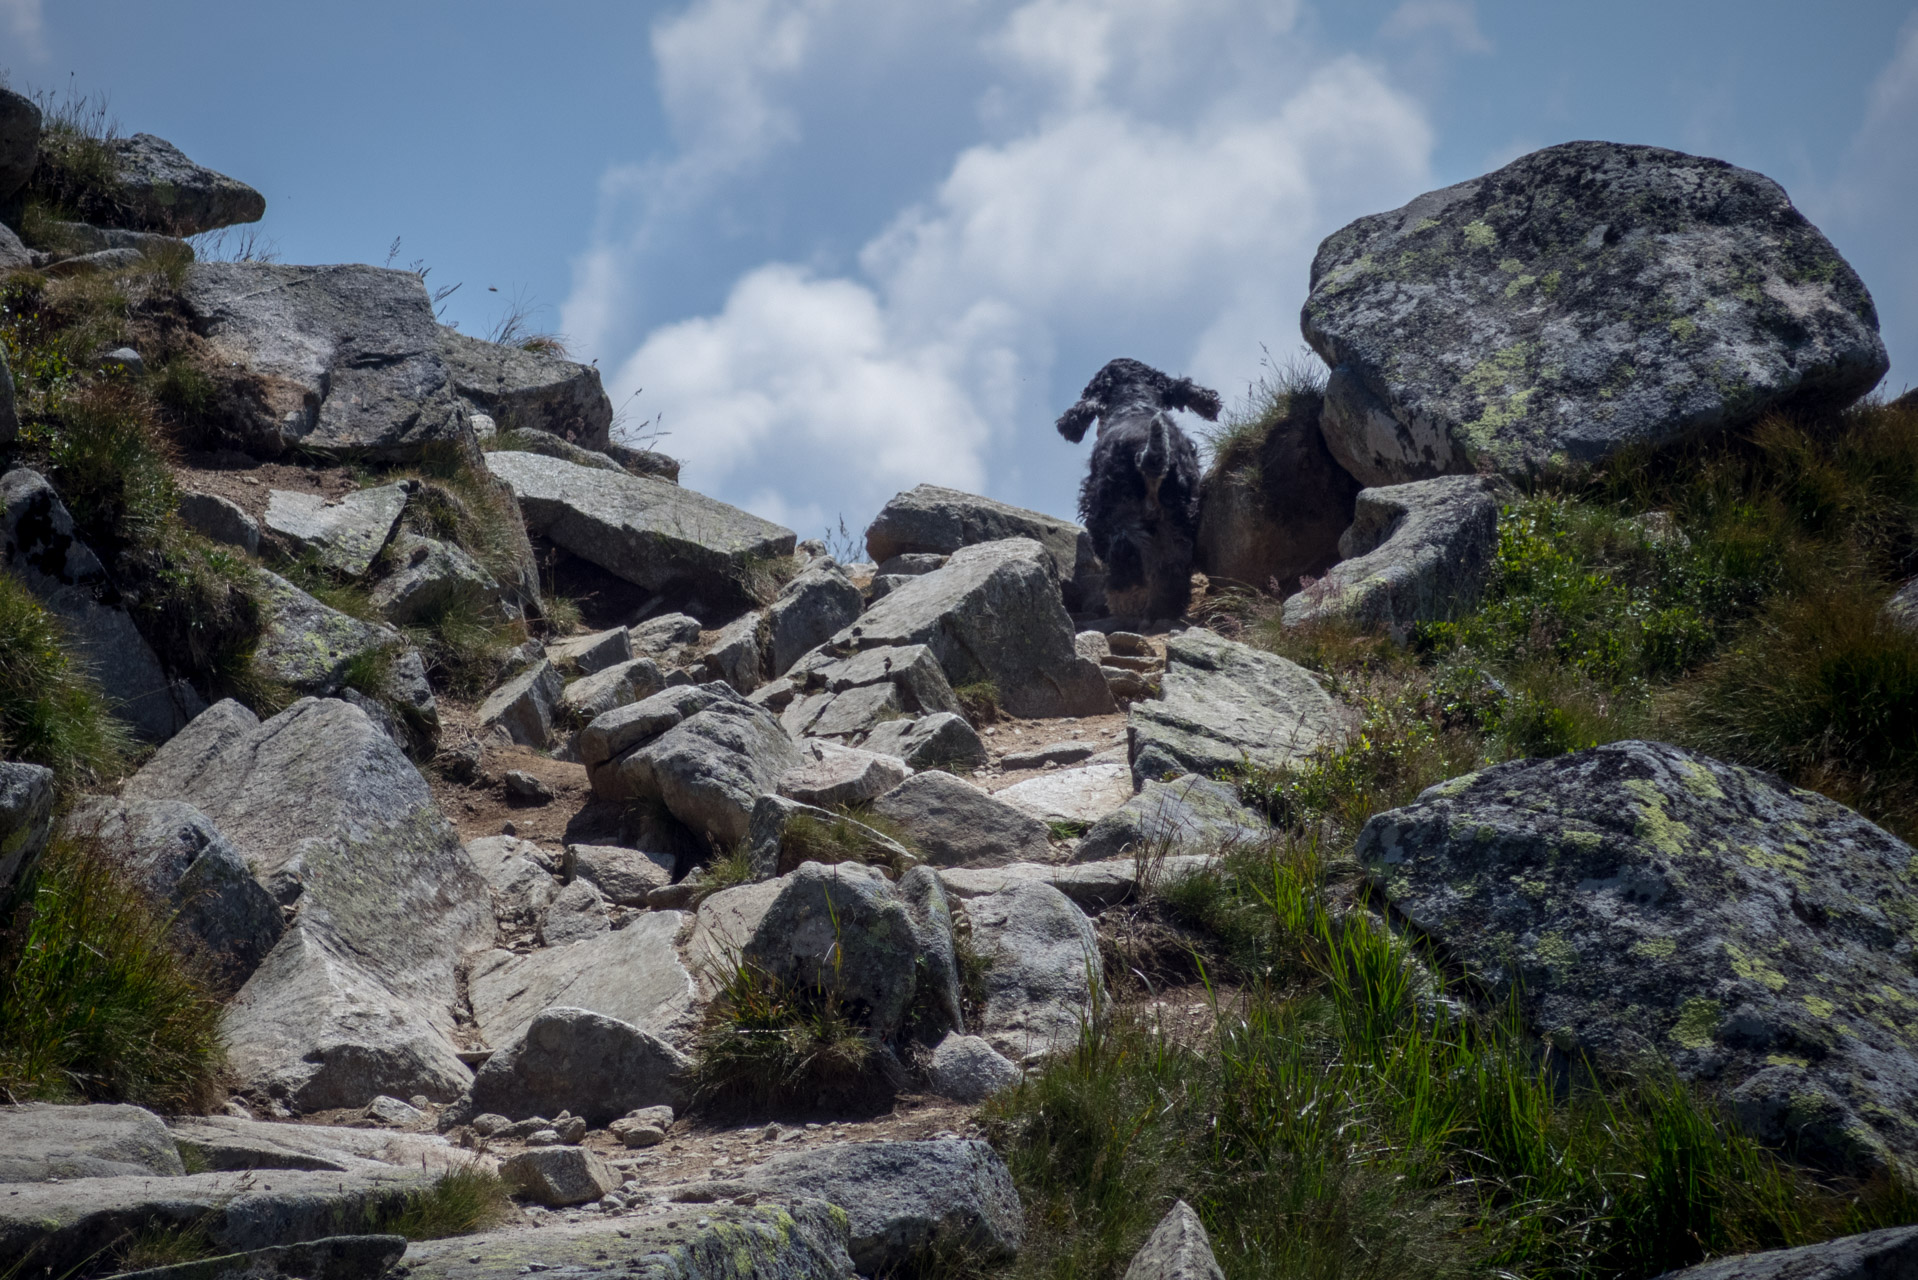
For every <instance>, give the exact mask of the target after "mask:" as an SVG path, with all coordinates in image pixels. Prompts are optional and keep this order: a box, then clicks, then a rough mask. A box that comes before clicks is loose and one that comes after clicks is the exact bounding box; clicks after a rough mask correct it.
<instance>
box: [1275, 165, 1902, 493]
mask: <svg viewBox="0 0 1918 1280" xmlns="http://www.w3.org/2000/svg"><path fill="white" fill-rule="evenodd" d="M1301 326H1302V328H1303V329H1304V332H1305V338H1306V341H1307V342H1309V343H1311V344H1312V347H1313V349H1314V350H1316V351H1317V352H1318V353H1319V355H1320V356H1322V357H1323V358H1324V359H1325V362H1326V363H1327V364H1328V365H1331V366H1332V376H1331V380H1330V382H1329V383H1328V385H1327V387H1326V393H1325V409H1324V415H1323V420H1322V421H1323V430H1324V434H1325V441H1326V444H1327V445H1328V446H1329V447H1330V448H1331V450H1332V453H1333V455H1334V456H1335V457H1336V458H1337V459H1338V460H1339V462H1340V463H1341V465H1343V466H1344V467H1345V469H1346V470H1347V471H1350V472H1351V473H1352V474H1353V475H1355V476H1357V477H1358V478H1359V479H1360V480H1361V481H1363V482H1364V483H1366V484H1368V485H1390V484H1399V483H1402V482H1404V481H1407V480H1422V479H1425V478H1427V477H1429V476H1433V475H1438V474H1441V473H1444V472H1469V471H1473V470H1498V471H1502V472H1505V473H1506V474H1509V475H1513V476H1515V477H1523V476H1527V475H1531V474H1534V473H1536V472H1539V471H1549V470H1555V469H1558V468H1561V467H1563V466H1565V465H1567V464H1571V465H1576V464H1579V463H1586V462H1595V461H1598V460H1600V459H1603V458H1606V457H1609V456H1611V455H1612V454H1613V453H1614V452H1616V451H1617V450H1619V449H1621V448H1624V447H1626V446H1629V445H1652V446H1656V445H1662V444H1666V443H1669V442H1672V441H1676V440H1679V439H1683V438H1685V437H1688V436H1696V435H1699V434H1702V433H1705V432H1712V431H1720V430H1725V429H1727V428H1731V427H1735V426H1738V425H1740V424H1742V423H1746V422H1750V421H1752V420H1754V419H1756V418H1757V417H1758V416H1759V415H1761V414H1763V413H1764V412H1765V411H1767V410H1768V409H1772V408H1777V407H1783V406H1787V405H1791V404H1794V403H1804V402H1806V401H1808V400H1813V399H1818V400H1824V401H1827V402H1838V403H1843V402H1847V401H1849V400H1852V399H1855V398H1856V397H1858V396H1860V395H1862V394H1864V393H1865V392H1866V391H1868V390H1870V388H1871V387H1872V385H1873V384H1874V383H1876V382H1877V381H1878V379H1879V378H1880V377H1882V376H1883V375H1884V372H1885V369H1886V366H1887V361H1886V356H1885V347H1884V344H1883V343H1882V342H1881V341H1880V340H1879V337H1878V315H1877V312H1876V310H1875V309H1874V307H1873V306H1872V302H1871V296H1870V295H1869V294H1868V293H1867V292H1866V290H1865V286H1864V284H1863V282H1862V281H1860V280H1859V278H1858V275H1857V273H1856V272H1854V271H1853V270H1852V269H1851V266H1850V265H1849V264H1848V263H1846V261H1845V260H1844V259H1843V258H1842V257H1840V256H1839V254H1838V251H1837V250H1836V249H1834V248H1832V246H1831V244H1830V242H1829V241H1827V240H1826V239H1825V237H1824V236H1823V235H1821V234H1819V232H1818V229H1817V228H1816V227H1814V226H1812V225H1811V223H1809V222H1808V221H1806V220H1805V218H1804V215H1802V214H1801V213H1799V212H1798V210H1797V209H1795V208H1793V207H1792V204H1791V201H1790V200H1789V199H1788V198H1787V197H1786V195H1785V192H1784V190H1783V189H1782V188H1781V187H1779V185H1778V184H1777V183H1775V182H1773V181H1772V180H1771V179H1769V178H1766V177H1764V176H1763V175H1762V174H1757V173H1753V172H1751V171H1750V170H1748V169H1738V168H1734V167H1733V166H1731V165H1728V164H1725V163H1724V162H1723V161H1719V160H1709V159H1704V158H1701V157H1698V156H1689V155H1684V154H1682V153H1680V152H1676V151H1666V150H1663V149H1661V148H1658V147H1642V146H1623V145H1619V144H1616V143H1609V142H1569V143H1565V144H1563V145H1561V146H1556V147H1547V148H1546V149H1544V150H1542V151H1535V152H1533V153H1531V154H1530V155H1526V156H1521V157H1520V158H1519V159H1517V160H1514V161H1513V162H1512V163H1511V164H1508V165H1506V166H1505V167H1504V168H1502V169H1500V170H1498V171H1497V172H1495V173H1491V174H1487V175H1485V176H1484V177H1481V178H1474V179H1472V180H1471V181H1469V182H1462V183H1459V184H1458V185H1457V186H1453V187H1446V188H1444V189H1443V190H1439V191H1432V192H1428V193H1426V194H1425V195H1422V196H1420V197H1418V198H1417V199H1415V200H1413V201H1412V202H1411V203H1410V204H1408V205H1406V206H1405V207H1404V208H1402V209H1396V210H1394V211H1392V212H1390V213H1381V214H1374V215H1372V216H1370V217H1365V218H1360V219H1359V220H1358V221H1356V222H1353V223H1351V224H1349V225H1348V226H1346V227H1344V228H1342V229H1341V230H1339V231H1337V232H1334V233H1333V234H1332V235H1331V236H1328V237H1327V238H1326V240H1325V242H1324V243H1323V244H1321V245H1320V246H1319V252H1318V256H1317V257H1316V258H1314V259H1313V262H1312V294H1311V297H1309V298H1308V299H1307V300H1306V304H1305V309H1304V314H1303V316H1302V318H1301Z"/></svg>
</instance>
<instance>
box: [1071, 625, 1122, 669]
mask: <svg viewBox="0 0 1918 1280" xmlns="http://www.w3.org/2000/svg"><path fill="white" fill-rule="evenodd" d="M1072 648H1073V651H1074V652H1076V653H1077V654H1078V655H1079V656H1080V657H1081V658H1084V659H1085V660H1086V661H1088V662H1097V663H1101V664H1103V663H1104V662H1105V660H1106V659H1107V658H1108V657H1110V656H1111V655H1112V641H1110V640H1108V639H1107V638H1106V635H1105V633H1104V632H1103V631H1081V632H1079V633H1078V634H1077V635H1075V636H1073V637H1072Z"/></svg>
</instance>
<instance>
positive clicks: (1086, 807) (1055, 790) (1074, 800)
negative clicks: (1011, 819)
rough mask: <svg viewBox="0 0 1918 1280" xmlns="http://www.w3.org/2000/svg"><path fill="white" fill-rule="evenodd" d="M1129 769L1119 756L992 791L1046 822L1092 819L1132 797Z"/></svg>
mask: <svg viewBox="0 0 1918 1280" xmlns="http://www.w3.org/2000/svg"><path fill="white" fill-rule="evenodd" d="M1132 793H1133V779H1132V770H1131V769H1129V768H1127V767H1126V765H1125V764H1124V763H1123V762H1121V761H1118V760H1095V761H1093V762H1092V763H1091V764H1086V765H1081V766H1080V767H1078V768H1077V769H1060V770H1058V771H1057V772H1054V773H1042V774H1040V775H1039V776H1037V777H1034V778H1027V779H1026V780H1025V781H1024V782H1015V783H1013V784H1012V785H1011V786H1009V787H1001V788H999V790H997V791H995V792H993V798H994V799H995V800H998V801H999V802H1000V803H1002V804H1009V805H1011V806H1013V807H1014V808H1017V809H1023V810H1025V812H1027V813H1029V814H1031V815H1032V816H1033V817H1035V818H1037V819H1039V820H1040V821H1041V822H1045V823H1055V822H1070V823H1085V824H1089V823H1095V822H1098V821H1099V820H1100V819H1101V818H1104V817H1105V816H1106V815H1107V814H1109V813H1111V812H1113V811H1114V810H1116V809H1118V808H1120V807H1121V806H1123V805H1124V804H1125V803H1126V802H1127V801H1128V800H1130V799H1132Z"/></svg>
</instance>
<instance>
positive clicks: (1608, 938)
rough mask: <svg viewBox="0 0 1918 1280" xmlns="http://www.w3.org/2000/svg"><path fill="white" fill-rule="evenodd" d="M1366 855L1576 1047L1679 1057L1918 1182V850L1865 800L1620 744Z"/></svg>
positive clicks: (1427, 928)
mask: <svg viewBox="0 0 1918 1280" xmlns="http://www.w3.org/2000/svg"><path fill="white" fill-rule="evenodd" d="M1356 853H1357V855H1358V857H1359V858H1360V859H1361V861H1362V862H1363V864H1364V866H1365V867H1366V868H1367V872H1368V875H1369V876H1370V877H1371V878H1372V879H1373V880H1374V881H1375V882H1376V883H1377V885H1378V886H1379V887H1380V888H1381V889H1382V890H1383V892H1384V893H1385V895H1386V897H1387V898H1388V899H1389V900H1390V902H1391V904H1392V907H1393V909H1394V911H1395V912H1396V913H1398V914H1399V915H1400V916H1402V918H1403V919H1404V920H1405V922H1406V923H1407V924H1408V925H1409V926H1410V927H1412V928H1414V929H1416V930H1418V931H1419V932H1420V933H1422V934H1424V935H1426V936H1428V937H1430V938H1432V939H1434V940H1436V941H1437V942H1438V943H1440V944H1441V945H1442V946H1444V947H1445V948H1446V949H1447V951H1448V953H1449V954H1450V955H1452V956H1455V957H1457V959H1458V960H1459V962H1461V963H1462V964H1464V965H1465V966H1466V967H1467V968H1468V969H1469V970H1470V971H1471V972H1472V973H1473V974H1474V975H1475V976H1476V977H1477V978H1478V979H1479V980H1481V981H1483V982H1484V983H1485V984H1486V985H1487V987H1488V988H1489V990H1490V991H1491V992H1492V993H1493V995H1494V997H1495V998H1499V997H1500V996H1501V993H1503V992H1506V991H1508V990H1510V989H1511V988H1512V987H1513V986H1514V985H1515V984H1521V985H1522V990H1523V993H1524V994H1523V999H1524V1006H1523V1007H1524V1009H1525V1013H1526V1016H1527V1017H1528V1018H1529V1019H1530V1021H1531V1022H1532V1025H1534V1026H1535V1027H1537V1028H1538V1030H1539V1031H1540V1032H1541V1033H1542V1034H1544V1035H1546V1036H1547V1038H1548V1039H1549V1040H1550V1041H1551V1042H1552V1043H1553V1044H1554V1045H1555V1046H1557V1047H1558V1048H1560V1049H1562V1050H1565V1051H1567V1052H1572V1053H1587V1054H1589V1055H1591V1057H1592V1058H1593V1060H1594V1061H1595V1062H1597V1063H1598V1064H1600V1065H1601V1066H1630V1065H1631V1064H1633V1063H1635V1062H1639V1061H1642V1060H1644V1059H1645V1058H1648V1057H1652V1058H1663V1059H1666V1060H1669V1061H1670V1062H1671V1063H1672V1065H1673V1066H1674V1067H1675V1068H1676V1069H1677V1071H1678V1073H1679V1075H1680V1076H1681V1077H1683V1078H1685V1079H1688V1080H1698V1081H1704V1082H1709V1083H1710V1085H1711V1087H1712V1088H1713V1089H1714V1090H1715V1091H1717V1092H1719V1093H1720V1094H1722V1095H1723V1096H1724V1098H1725V1100H1726V1101H1727V1103H1729V1105H1730V1107H1731V1111H1732V1114H1733V1115H1734V1116H1735V1118H1736V1119H1737V1120H1738V1122H1739V1123H1740V1124H1741V1125H1743V1126H1744V1127H1745V1128H1746V1129H1747V1130H1748V1131H1749V1132H1751V1133H1752V1134H1753V1135H1754V1136H1756V1137H1758V1138H1759V1139H1760V1140H1762V1141H1766V1142H1770V1143H1776V1144H1780V1145H1784V1144H1785V1143H1787V1142H1788V1141H1789V1143H1790V1144H1791V1145H1792V1146H1794V1147H1795V1148H1796V1149H1797V1151H1798V1153H1799V1154H1800V1156H1801V1157H1803V1158H1806V1159H1809V1160H1812V1161H1813V1162H1815V1163H1818V1164H1821V1165H1824V1166H1826V1167H1829V1168H1834V1169H1838V1170H1841V1171H1844V1172H1848V1173H1854V1174H1863V1173H1866V1172H1869V1171H1870V1170H1873V1169H1877V1168H1883V1167H1886V1166H1890V1167H1892V1168H1897V1169H1902V1170H1907V1171H1909V1170H1911V1169H1913V1168H1914V1167H1918V1058H1914V1049H1918V1020H1914V1019H1913V1017H1912V1016H1911V1011H1912V1010H1914V1009H1918V974H1914V973H1913V971H1912V968H1911V966H1910V964H1909V963H1908V959H1907V953H1908V950H1909V948H1910V943H1909V941H1908V940H1907V938H1908V935H1909V932H1910V928H1911V924H1910V921H1911V912H1912V908H1911V888H1910V876H1911V874H1912V868H1913V866H1914V865H1918V861H1915V860H1918V853H1915V852H1914V851H1913V849H1912V848H1911V847H1910V846H1909V845H1907V844H1905V843H1904V842H1903V841H1901V840H1899V839H1897V838H1896V837H1894V836H1892V835H1890V834H1889V833H1887V832H1885V831H1884V830H1882V829H1880V828H1879V827H1877V826H1874V825H1873V824H1872V823H1870V822H1867V821H1866V820H1865V819H1864V818H1862V817H1860V816H1859V815H1858V814H1856V813H1853V812H1852V811H1851V810H1849V809H1847V808H1845V807H1844V806H1843V805H1840V804H1838V803H1836V802H1835V801H1832V800H1828V799H1826V798H1825V797H1823V796H1819V795H1816V794H1814V793H1812V792H1809V791H1802V790H1798V789H1797V788H1793V787H1789V786H1786V785H1785V784H1783V783H1781V782H1780V781H1779V780H1778V779H1776V778H1774V777H1772V776H1771V775H1769V774H1764V773H1759V772H1757V771H1756V770H1752V769H1746V768H1741V767H1739V766H1736V765H1728V764H1724V763H1721V762H1719V761H1717V760H1713V759H1710V758H1709V757H1706V756H1701V755H1697V754H1695V753H1692V752H1688V751H1684V750H1681V749H1679V748H1677V747H1670V746H1665V745H1662V744H1659V743H1648V742H1619V743H1613V744H1611V745H1610V746H1604V747H1598V748H1595V749H1593V750H1589V751H1580V752H1576V753H1574V754H1571V755H1565V756H1559V757H1556V758H1553V759H1549V760H1522V761H1516V762H1514V763H1511V764H1506V765H1500V766H1497V767H1495V768H1491V769H1487V770H1485V771H1484V772H1482V773H1477V774H1467V775H1465V776H1464V777H1461V778H1455V779H1453V780H1452V781H1450V782H1446V783H1442V784H1440V785H1439V786H1437V787H1433V788H1431V789H1430V790H1428V791H1426V792H1425V793H1424V794H1423V795H1422V796H1420V797H1419V799H1418V801H1417V802H1416V803H1415V804H1412V805H1410V806H1407V807H1406V808H1403V809H1396V810H1391V811H1389V812H1386V813H1382V814H1379V815H1378V816H1376V817H1374V818H1373V819H1372V820H1371V821H1370V822H1369V823H1367V824H1366V827H1365V830H1364V832H1363V833H1362V834H1361V835H1360V837H1359V841H1358V845H1357V848H1356Z"/></svg>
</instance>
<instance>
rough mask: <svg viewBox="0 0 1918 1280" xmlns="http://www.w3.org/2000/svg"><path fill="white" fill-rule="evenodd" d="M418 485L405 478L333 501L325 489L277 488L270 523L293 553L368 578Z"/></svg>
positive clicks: (268, 513) (270, 504) (269, 504)
mask: <svg viewBox="0 0 1918 1280" xmlns="http://www.w3.org/2000/svg"><path fill="white" fill-rule="evenodd" d="M418 487H419V484H418V482H417V481H413V480H402V481H400V482H399V483H398V484H383V485H378V486H376V487H374V488H371V489H355V490H354V491H353V492H352V493H349V494H347V495H346V496H345V497H343V498H341V499H339V500H338V501H334V502H329V501H327V499H326V496H325V495H324V494H318V493H301V492H298V491H295V490H290V489H274V490H272V491H270V492H269V493H268V494H267V495H266V521H265V523H266V528H267V531H268V532H270V533H272V534H273V535H274V536H276V537H277V538H279V539H280V541H281V543H282V544H283V545H284V546H285V547H286V549H287V550H288V551H289V552H291V553H292V554H293V555H296V556H299V555H310V556H312V557H313V559H314V560H315V561H317V562H318V563H319V565H320V566H321V567H322V568H325V569H330V570H332V571H333V572H335V573H338V574H341V575H343V576H345V577H348V578H361V577H365V576H366V572H367V570H368V569H371V568H372V567H373V561H374V560H375V559H377V558H378V556H379V554H380V552H382V551H384V550H386V544H387V543H389V542H391V541H392V540H393V534H394V533H395V531H397V530H398V529H399V526H400V517H401V516H402V515H404V514H405V512H406V500H407V499H408V498H410V497H412V496H413V493H414V491H415V490H416V489H417V488H418Z"/></svg>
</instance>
